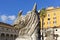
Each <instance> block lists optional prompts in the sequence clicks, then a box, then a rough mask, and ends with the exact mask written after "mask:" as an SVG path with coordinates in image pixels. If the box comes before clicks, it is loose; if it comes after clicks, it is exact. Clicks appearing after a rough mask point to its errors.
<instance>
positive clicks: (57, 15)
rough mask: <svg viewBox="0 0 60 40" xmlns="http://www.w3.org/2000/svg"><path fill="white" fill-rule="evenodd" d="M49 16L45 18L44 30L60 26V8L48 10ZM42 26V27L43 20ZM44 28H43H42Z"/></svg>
mask: <svg viewBox="0 0 60 40" xmlns="http://www.w3.org/2000/svg"><path fill="white" fill-rule="evenodd" d="M46 11H47V15H46V17H45V18H44V23H43V28H50V27H59V26H60V8H54V7H49V8H47V9H46ZM40 21H41V25H42V20H41V19H40ZM41 27H42V26H41Z"/></svg>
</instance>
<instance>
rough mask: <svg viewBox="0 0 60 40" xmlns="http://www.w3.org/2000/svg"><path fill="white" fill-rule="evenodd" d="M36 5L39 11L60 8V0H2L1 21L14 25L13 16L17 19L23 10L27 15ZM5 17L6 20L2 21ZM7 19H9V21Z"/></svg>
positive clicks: (0, 8) (0, 3)
mask: <svg viewBox="0 0 60 40" xmlns="http://www.w3.org/2000/svg"><path fill="white" fill-rule="evenodd" d="M34 3H37V10H40V9H42V8H47V7H50V6H53V7H57V6H60V0H0V21H3V22H4V20H5V22H6V23H9V24H11V23H13V21H14V20H13V19H11V16H13V18H16V16H17V14H18V12H19V10H23V15H25V14H26V12H27V11H29V10H32V8H33V5H34ZM1 16H2V17H1ZM3 16H4V17H5V18H6V19H5V18H4V19H2V18H3ZM7 17H9V18H8V19H7Z"/></svg>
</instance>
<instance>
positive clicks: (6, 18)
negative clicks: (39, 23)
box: [0, 15, 16, 23]
mask: <svg viewBox="0 0 60 40" xmlns="http://www.w3.org/2000/svg"><path fill="white" fill-rule="evenodd" d="M0 19H1V21H2V22H5V23H7V22H8V21H10V22H12V21H14V20H15V19H16V16H15V15H10V16H7V15H1V16H0Z"/></svg>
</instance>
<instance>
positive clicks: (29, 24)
mask: <svg viewBox="0 0 60 40" xmlns="http://www.w3.org/2000/svg"><path fill="white" fill-rule="evenodd" d="M36 6H37V5H36V4H35V5H34V7H33V9H32V11H29V12H27V14H26V15H25V16H22V15H21V14H22V11H20V12H19V14H18V17H17V19H16V20H15V22H14V26H15V27H16V28H19V30H20V31H19V36H18V37H17V38H16V40H40V38H39V36H40V34H39V32H40V31H39V29H40V28H39V17H38V12H37V10H36V8H37V7H36Z"/></svg>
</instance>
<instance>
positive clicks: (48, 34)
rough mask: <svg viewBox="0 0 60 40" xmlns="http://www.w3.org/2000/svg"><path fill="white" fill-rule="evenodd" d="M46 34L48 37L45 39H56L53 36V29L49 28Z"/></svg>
mask: <svg viewBox="0 0 60 40" xmlns="http://www.w3.org/2000/svg"><path fill="white" fill-rule="evenodd" d="M46 35H47V37H46V39H45V40H55V39H54V38H53V30H51V29H48V31H47V32H46Z"/></svg>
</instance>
